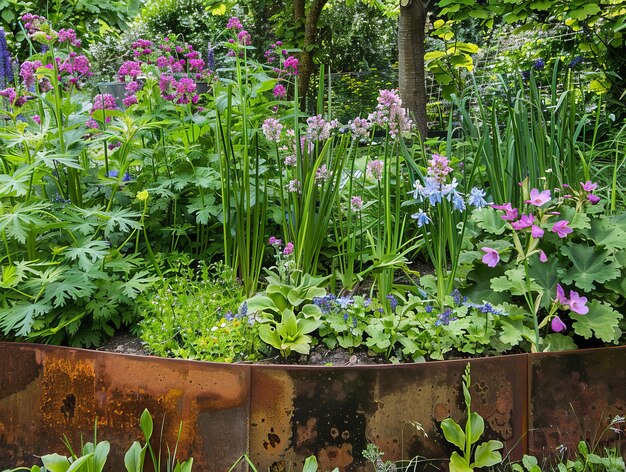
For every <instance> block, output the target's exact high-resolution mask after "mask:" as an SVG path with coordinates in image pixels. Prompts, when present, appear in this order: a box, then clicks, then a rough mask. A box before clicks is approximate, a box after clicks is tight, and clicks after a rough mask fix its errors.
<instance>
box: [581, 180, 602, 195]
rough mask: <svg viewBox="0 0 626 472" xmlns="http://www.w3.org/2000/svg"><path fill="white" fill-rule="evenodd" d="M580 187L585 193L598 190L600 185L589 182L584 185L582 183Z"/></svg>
mask: <svg viewBox="0 0 626 472" xmlns="http://www.w3.org/2000/svg"><path fill="white" fill-rule="evenodd" d="M580 186H581V187H582V188H583V190H584V191H585V192H593V191H594V190H595V189H597V188H598V184H596V183H594V182H592V181H591V180H587V182H585V183H584V184H583V183H582V182H581V183H580Z"/></svg>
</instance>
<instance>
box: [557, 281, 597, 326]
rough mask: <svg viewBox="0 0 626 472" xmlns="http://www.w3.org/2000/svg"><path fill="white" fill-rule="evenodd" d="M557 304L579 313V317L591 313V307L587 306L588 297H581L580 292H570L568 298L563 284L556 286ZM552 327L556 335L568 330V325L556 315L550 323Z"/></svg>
mask: <svg viewBox="0 0 626 472" xmlns="http://www.w3.org/2000/svg"><path fill="white" fill-rule="evenodd" d="M555 302H556V303H557V304H558V305H560V306H561V307H562V308H564V309H569V310H570V311H573V312H574V313H577V314H579V315H586V314H587V313H589V307H588V306H587V297H581V296H580V295H579V294H578V292H575V291H574V290H570V291H569V298H566V297H565V290H563V287H562V286H561V284H556V299H555ZM550 327H551V328H552V331H554V332H555V333H560V332H562V331H564V330H565V329H566V328H567V326H566V324H565V323H564V322H563V320H561V318H560V317H559V316H558V315H555V316H554V318H552V320H551V322H550Z"/></svg>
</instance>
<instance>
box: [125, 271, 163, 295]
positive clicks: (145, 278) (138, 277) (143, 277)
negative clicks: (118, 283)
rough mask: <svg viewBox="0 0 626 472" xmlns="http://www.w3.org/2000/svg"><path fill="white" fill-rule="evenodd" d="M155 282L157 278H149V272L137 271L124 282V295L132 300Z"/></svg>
mask: <svg viewBox="0 0 626 472" xmlns="http://www.w3.org/2000/svg"><path fill="white" fill-rule="evenodd" d="M157 280H158V277H150V272H148V271H147V270H142V271H139V272H137V273H136V274H134V275H133V276H132V277H131V278H130V280H126V281H125V282H124V294H125V295H126V296H127V297H128V298H130V299H132V300H134V299H136V298H137V296H139V294H140V293H142V292H143V291H145V290H146V289H147V288H148V287H150V285H152V284H153V283H154V282H156V281H157Z"/></svg>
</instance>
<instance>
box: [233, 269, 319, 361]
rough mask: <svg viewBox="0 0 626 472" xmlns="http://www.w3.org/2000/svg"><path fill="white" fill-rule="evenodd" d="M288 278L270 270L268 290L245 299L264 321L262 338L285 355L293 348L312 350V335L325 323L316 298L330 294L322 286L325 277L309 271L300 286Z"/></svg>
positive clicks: (256, 315)
mask: <svg viewBox="0 0 626 472" xmlns="http://www.w3.org/2000/svg"><path fill="white" fill-rule="evenodd" d="M287 279H288V280H284V279H282V278H281V277H280V275H279V274H277V273H274V272H271V271H268V276H267V282H268V285H267V288H266V290H265V292H264V293H262V294H258V295H256V296H254V297H252V298H250V299H248V300H247V301H246V302H245V304H246V306H247V310H248V312H249V313H250V314H251V315H253V316H254V317H255V319H256V320H257V321H259V323H260V326H259V336H260V337H261V340H262V341H264V342H265V343H267V344H269V345H270V346H272V347H274V348H276V349H278V350H279V351H280V353H281V355H282V356H283V357H288V356H289V355H290V354H291V351H292V350H293V351H296V352H299V353H301V354H308V353H309V351H310V347H311V343H312V342H313V339H312V338H311V337H310V336H308V334H309V333H311V332H313V331H315V330H316V329H317V328H318V327H319V326H320V325H321V324H322V321H321V317H322V311H321V309H320V307H319V306H317V305H315V304H314V303H313V300H314V298H315V297H323V296H324V295H326V290H325V289H324V288H322V287H320V285H321V284H322V283H323V282H324V281H325V280H326V278H325V277H312V276H311V275H309V274H305V275H303V276H302V277H301V278H300V280H299V282H298V284H297V285H295V282H294V281H293V279H292V278H290V277H288V278H287Z"/></svg>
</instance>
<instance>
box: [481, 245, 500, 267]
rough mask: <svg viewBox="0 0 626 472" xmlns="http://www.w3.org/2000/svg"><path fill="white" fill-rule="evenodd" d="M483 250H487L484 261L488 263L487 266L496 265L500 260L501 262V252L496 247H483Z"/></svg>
mask: <svg viewBox="0 0 626 472" xmlns="http://www.w3.org/2000/svg"><path fill="white" fill-rule="evenodd" d="M481 250H482V251H484V252H485V255H484V256H483V258H482V261H483V263H484V264H487V266H489V267H495V266H496V265H497V264H498V262H500V254H499V253H498V251H496V250H495V249H492V248H490V247H483V248H481Z"/></svg>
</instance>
